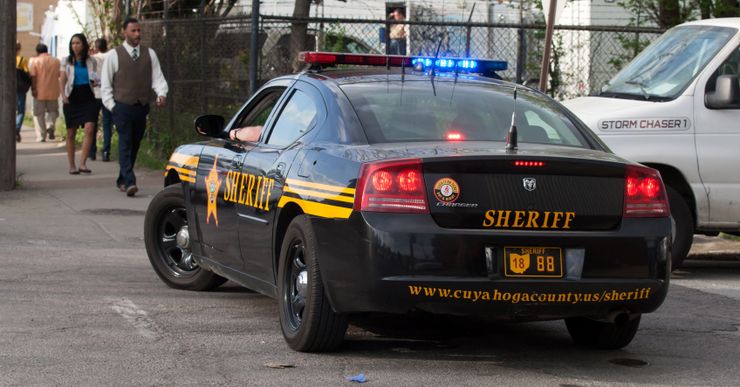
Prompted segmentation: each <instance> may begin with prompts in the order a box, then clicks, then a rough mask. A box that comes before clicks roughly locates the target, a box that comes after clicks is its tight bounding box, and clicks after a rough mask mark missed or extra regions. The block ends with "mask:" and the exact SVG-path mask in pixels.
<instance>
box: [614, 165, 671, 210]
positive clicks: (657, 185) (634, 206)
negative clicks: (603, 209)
mask: <svg viewBox="0 0 740 387" xmlns="http://www.w3.org/2000/svg"><path fill="white" fill-rule="evenodd" d="M670 214H671V210H670V206H669V204H668V196H667V195H666V190H665V186H664V185H663V179H661V178H660V172H658V171H657V170H655V169H652V168H647V167H642V166H637V165H628V166H627V168H626V170H625V175H624V212H623V214H622V216H624V217H625V218H640V217H664V216H669V215H670Z"/></svg>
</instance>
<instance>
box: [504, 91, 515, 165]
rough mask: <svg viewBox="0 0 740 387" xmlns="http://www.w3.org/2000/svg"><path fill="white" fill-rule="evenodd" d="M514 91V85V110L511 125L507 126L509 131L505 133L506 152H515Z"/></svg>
mask: <svg viewBox="0 0 740 387" xmlns="http://www.w3.org/2000/svg"><path fill="white" fill-rule="evenodd" d="M516 91H517V87H516V86H514V111H513V112H511V127H510V128H509V133H508V134H507V135H506V151H507V152H516V150H517V131H516Z"/></svg>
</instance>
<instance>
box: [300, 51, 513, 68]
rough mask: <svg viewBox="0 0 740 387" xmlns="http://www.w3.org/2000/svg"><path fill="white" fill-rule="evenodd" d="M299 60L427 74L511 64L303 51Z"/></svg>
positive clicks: (475, 60)
mask: <svg viewBox="0 0 740 387" xmlns="http://www.w3.org/2000/svg"><path fill="white" fill-rule="evenodd" d="M298 58H299V60H300V61H302V62H304V63H307V64H311V65H328V66H331V65H338V64H344V65H364V66H390V67H401V66H405V67H415V68H416V69H418V70H421V71H426V70H431V69H436V70H437V71H459V72H467V73H485V72H488V71H503V70H506V69H507V68H508V63H506V62H505V61H502V60H489V59H474V58H433V57H414V56H401V55H375V54H343V53H334V52H318V51H304V52H301V53H300V54H299V57H298Z"/></svg>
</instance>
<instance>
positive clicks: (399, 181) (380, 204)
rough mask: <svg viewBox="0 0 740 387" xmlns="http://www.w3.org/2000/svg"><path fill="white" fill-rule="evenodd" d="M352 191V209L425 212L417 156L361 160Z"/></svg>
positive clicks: (421, 179)
mask: <svg viewBox="0 0 740 387" xmlns="http://www.w3.org/2000/svg"><path fill="white" fill-rule="evenodd" d="M356 192H357V195H355V204H354V209H355V210H356V211H371V212H401V213H412V214H417V213H421V214H428V213H429V205H428V203H427V198H426V189H425V188H424V172H422V169H421V160H419V159H413V160H396V161H387V162H373V163H367V164H363V165H362V168H360V177H359V179H358V180H357V191H356Z"/></svg>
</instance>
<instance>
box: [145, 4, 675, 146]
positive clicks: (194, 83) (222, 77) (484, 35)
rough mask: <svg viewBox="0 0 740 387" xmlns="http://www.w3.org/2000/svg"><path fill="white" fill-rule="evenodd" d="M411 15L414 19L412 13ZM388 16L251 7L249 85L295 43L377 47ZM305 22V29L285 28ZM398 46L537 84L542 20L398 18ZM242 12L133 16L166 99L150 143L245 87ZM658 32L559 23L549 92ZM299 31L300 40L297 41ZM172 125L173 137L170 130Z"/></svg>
mask: <svg viewBox="0 0 740 387" xmlns="http://www.w3.org/2000/svg"><path fill="white" fill-rule="evenodd" d="M415 16H416V17H415V18H411V20H420V19H422V20H423V15H415ZM392 23H394V22H392V21H386V20H355V19H336V18H309V19H294V18H291V17H285V16H268V15H261V16H260V26H259V36H258V39H257V41H258V47H257V49H256V52H257V53H258V70H257V78H258V81H257V83H258V84H257V85H255V86H259V84H262V83H264V82H266V81H267V80H269V79H271V78H273V77H275V76H278V75H282V74H288V73H291V72H293V71H294V69H295V68H296V67H295V66H294V64H293V63H292V58H294V56H295V55H294V53H295V52H297V51H299V50H320V51H334V52H354V53H362V52H365V53H378V54H381V53H386V52H387V47H389V44H388V43H389V34H388V31H390V28H391V26H392V25H393V24H392ZM302 24H305V25H306V28H305V36H303V37H299V35H300V34H295V33H294V30H293V27H294V26H297V25H302ZM403 25H405V26H406V27H405V28H406V31H407V38H406V54H407V55H426V56H434V55H439V56H440V57H445V56H447V57H463V56H468V57H477V58H492V59H500V60H505V61H507V62H508V63H509V68H508V69H507V70H505V71H502V72H500V73H499V75H500V76H501V77H502V78H504V79H506V80H510V81H515V82H529V83H532V84H534V85H536V84H537V82H536V81H537V79H536V78H538V77H539V72H540V66H541V60H542V53H543V49H544V47H543V46H544V35H545V29H544V26H542V25H517V24H487V23H461V22H439V21H431V22H423V21H408V22H404V23H403ZM251 31H252V28H251V20H250V16H238V17H230V18H196V19H159V20H147V21H145V22H143V23H142V35H143V36H142V38H143V39H142V40H143V42H144V44H145V45H149V46H150V47H152V48H154V49H155V50H156V52H157V54H158V56H159V57H160V61H161V63H162V69H163V71H164V74H165V77H166V78H167V81H168V83H169V85H170V93H169V98H168V107H167V108H166V109H165V110H160V111H155V112H153V114H152V116H151V120H152V124H153V125H156V126H157V128H158V133H159V134H158V135H157V136H158V138H157V139H153V141H155V143H156V144H157V145H159V146H162V147H163V148H165V149H168V148H171V147H172V146H174V145H176V144H171V143H170V141H171V139H172V140H175V139H177V141H182V131H187V132H188V133H192V132H193V131H192V120H193V118H194V117H195V116H197V115H198V114H203V113H206V112H208V113H215V114H222V115H225V116H227V117H228V116H230V115H231V114H233V113H234V112H235V111H236V109H237V108H238V106H239V105H241V104H242V103H243V102H244V101H245V100H246V98H247V97H248V96H249V90H250V84H249V56H250V52H251V51H250V41H251V33H252V32H251ZM661 32H662V31H660V30H657V29H653V28H629V27H595V26H588V27H571V26H568V27H565V26H558V27H556V30H555V36H554V39H553V47H554V49H553V54H552V61H551V66H550V90H549V91H548V92H549V93H550V94H551V95H552V96H554V97H555V98H557V99H567V98H572V97H576V96H579V95H586V94H590V93H593V92H595V91H598V90H599V89H600V88H601V86H603V85H604V84H605V83H606V82H607V81H608V80H609V79H610V78H611V77H612V76H613V75H615V74H616V73H617V72H618V70H619V69H620V68H621V67H622V66H623V65H624V64H626V62H628V61H629V60H630V59H631V58H632V57H634V56H635V55H636V54H637V53H638V52H639V51H640V50H641V49H642V48H643V47H644V46H645V45H647V44H648V43H650V42H651V41H652V40H654V39H655V38H656V37H658V36H659V34H660V33H661ZM300 40H302V42H299V41H300ZM178 133H179V136H178V135H177V134H178Z"/></svg>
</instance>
